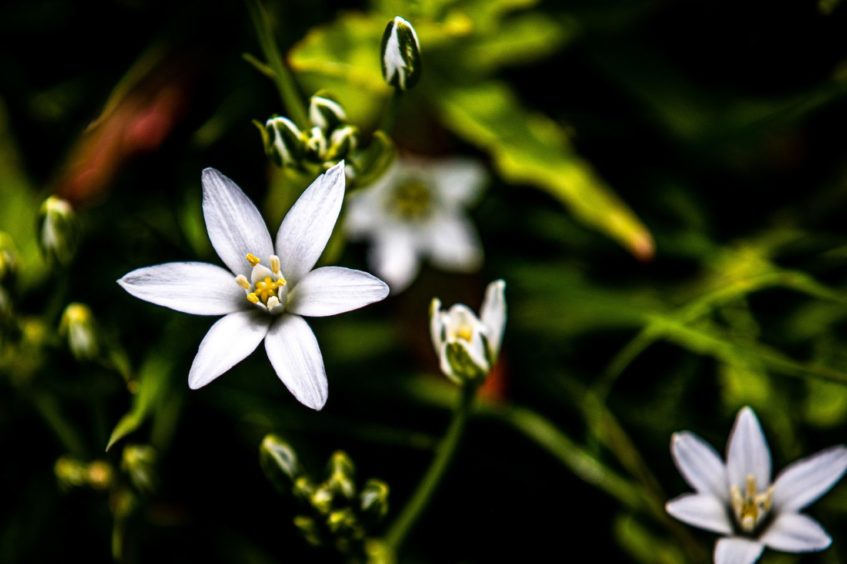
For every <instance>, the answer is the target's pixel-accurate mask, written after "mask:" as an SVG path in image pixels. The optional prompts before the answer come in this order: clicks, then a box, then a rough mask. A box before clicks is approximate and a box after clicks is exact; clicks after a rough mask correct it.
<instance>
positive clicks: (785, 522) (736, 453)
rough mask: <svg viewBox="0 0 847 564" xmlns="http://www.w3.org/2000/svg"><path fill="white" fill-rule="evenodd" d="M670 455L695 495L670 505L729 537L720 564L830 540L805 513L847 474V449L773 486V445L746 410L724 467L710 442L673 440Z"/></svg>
mask: <svg viewBox="0 0 847 564" xmlns="http://www.w3.org/2000/svg"><path fill="white" fill-rule="evenodd" d="M671 453H672V454H673V458H674V462H676V466H677V468H679V471H680V472H681V473H682V475H683V477H684V478H685V481H686V482H688V483H689V484H690V485H691V487H693V488H694V489H695V490H696V493H691V494H685V495H682V496H679V497H678V498H676V499H673V500H671V501H670V502H668V504H667V505H666V507H665V508H666V509H667V511H668V513H670V514H671V515H673V516H674V517H676V518H677V519H679V520H680V521H683V522H685V523H688V524H689V525H693V526H695V527H699V528H701V529H706V530H708V531H713V532H716V533H720V534H722V535H725V537H724V538H722V539H720V540H719V541H718V542H717V544H716V545H715V554H714V558H715V563H716V564H749V563H752V562H755V561H756V560H758V559H759V557H760V556H761V554H762V551H763V550H764V549H765V547H766V546H767V547H770V548H772V549H774V550H781V551H784V552H815V551H819V550H823V549H825V548H827V547H828V546H829V545H830V543H831V542H832V539H830V537H829V535H828V534H827V533H826V531H824V530H823V528H822V527H821V526H820V525H819V524H818V522H817V521H815V520H814V519H812V518H811V517H808V516H806V515H803V514H801V513H800V511H801V510H802V509H803V508H805V507H806V506H807V505H809V504H810V503H812V502H813V501H815V500H816V499H818V498H819V497H820V496H822V495H823V494H824V493H826V492H827V491H828V490H829V489H830V488H831V487H832V486H833V485H835V483H836V482H837V481H838V480H839V479H840V478H841V476H842V474H844V471H845V470H847V448H845V447H844V446H836V447H832V448H829V449H826V450H823V451H821V452H819V453H817V454H815V455H813V456H810V457H808V458H804V459H802V460H798V461H797V462H795V463H793V464H791V465H790V466H788V468H786V469H785V470H783V471H782V472H781V473H780V474H779V475H778V476H777V478H776V480H774V482H773V483H771V455H770V450H769V449H768V443H767V441H766V440H765V436H764V434H763V433H762V428H761V427H760V426H759V421H758V419H756V414H755V413H753V410H752V409H750V408H749V407H745V408H743V409H741V411H739V412H738V417H737V418H736V420H735V426H734V427H733V429H732V433H731V434H730V436H729V442H728V443H727V454H726V464H725V465H724V463H723V461H722V460H721V458H720V456H719V455H718V454H717V453H716V452H715V450H714V449H713V448H712V447H711V446H709V445H708V444H707V443H706V442H704V441H703V440H702V439H700V438H699V437H698V436H697V435H694V434H693V433H689V432H681V433H675V434H674V436H673V439H672V440H671Z"/></svg>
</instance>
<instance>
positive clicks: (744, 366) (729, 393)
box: [720, 359, 773, 408]
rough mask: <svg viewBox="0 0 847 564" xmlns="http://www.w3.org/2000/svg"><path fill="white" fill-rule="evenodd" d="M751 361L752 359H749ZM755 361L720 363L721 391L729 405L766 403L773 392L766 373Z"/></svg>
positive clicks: (758, 404)
mask: <svg viewBox="0 0 847 564" xmlns="http://www.w3.org/2000/svg"><path fill="white" fill-rule="evenodd" d="M750 360H751V361H753V359H750ZM758 364H759V363H756V362H735V363H729V364H723V365H721V369H720V377H721V383H722V386H721V392H722V393H723V401H724V404H726V405H727V406H729V407H733V408H734V407H737V406H739V405H752V406H761V405H766V404H767V403H768V401H769V399H770V398H771V397H772V396H771V394H772V393H773V390H772V387H771V382H770V379H769V378H768V375H767V374H766V373H765V372H764V371H763V370H762V369H761V367H760V366H759V365H758Z"/></svg>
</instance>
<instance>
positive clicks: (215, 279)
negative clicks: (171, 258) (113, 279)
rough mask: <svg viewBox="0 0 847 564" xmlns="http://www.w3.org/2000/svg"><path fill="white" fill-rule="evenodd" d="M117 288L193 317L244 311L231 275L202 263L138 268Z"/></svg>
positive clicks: (242, 294)
mask: <svg viewBox="0 0 847 564" xmlns="http://www.w3.org/2000/svg"><path fill="white" fill-rule="evenodd" d="M118 284H120V285H121V287H122V288H123V289H124V290H126V291H127V292H129V293H130V294H132V295H133V296H135V297H136V298H138V299H141V300H144V301H147V302H150V303H153V304H156V305H160V306H165V307H169V308H171V309H175V310H176V311H182V312H185V313H193V314H194V315H225V314H227V313H232V312H234V311H238V310H240V309H246V307H247V306H246V305H245V304H247V300H246V299H245V298H244V290H242V289H241V288H240V287H239V286H238V284H236V282H235V277H234V276H233V275H232V273H231V272H229V271H228V270H226V269H224V268H221V267H220V266H215V265H214V264H208V263H205V262H169V263H165V264H157V265H156V266H147V267H145V268H139V269H137V270H133V271H132V272H130V273H128V274H125V275H124V276H123V278H121V279H120V280H118Z"/></svg>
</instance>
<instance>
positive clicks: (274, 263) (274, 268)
mask: <svg viewBox="0 0 847 564" xmlns="http://www.w3.org/2000/svg"><path fill="white" fill-rule="evenodd" d="M281 269H282V265H281V264H280V262H279V257H278V256H276V255H271V272H273V273H274V274H280V272H281V271H282V270H281Z"/></svg>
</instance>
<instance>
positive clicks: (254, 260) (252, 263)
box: [247, 253, 262, 266]
mask: <svg viewBox="0 0 847 564" xmlns="http://www.w3.org/2000/svg"><path fill="white" fill-rule="evenodd" d="M247 262H249V263H250V266H256V265H257V264H259V263H260V262H262V261H260V260H259V259H258V258H257V257H256V255H254V254H253V253H247Z"/></svg>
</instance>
